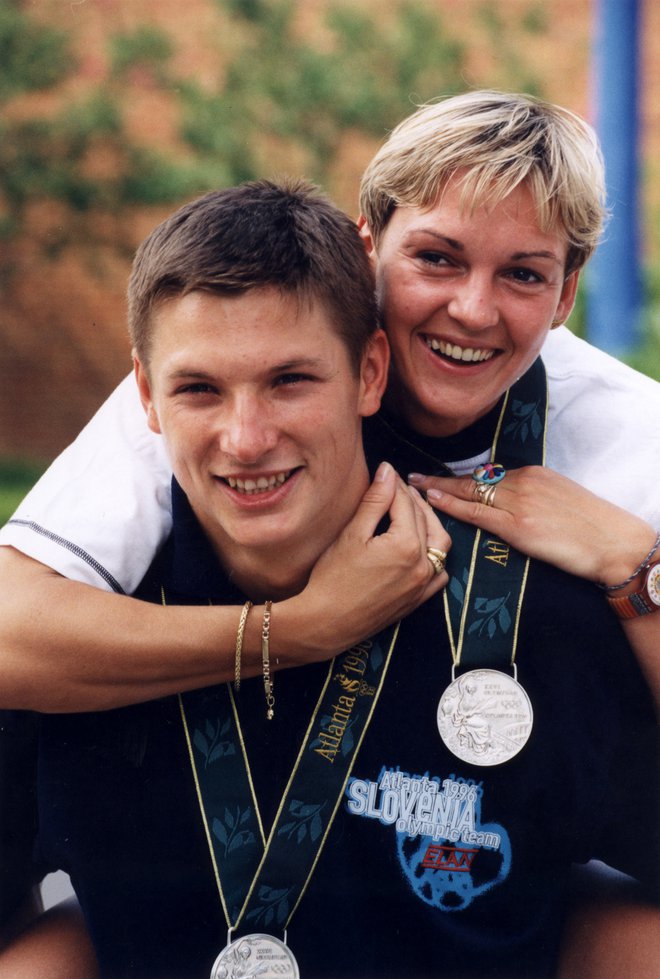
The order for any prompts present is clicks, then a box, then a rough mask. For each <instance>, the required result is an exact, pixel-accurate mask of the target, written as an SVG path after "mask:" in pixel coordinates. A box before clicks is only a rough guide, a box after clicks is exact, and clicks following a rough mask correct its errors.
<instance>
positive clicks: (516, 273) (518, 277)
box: [509, 269, 543, 284]
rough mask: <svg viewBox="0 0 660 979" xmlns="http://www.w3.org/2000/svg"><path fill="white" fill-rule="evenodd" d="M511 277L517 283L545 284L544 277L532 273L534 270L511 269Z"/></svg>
mask: <svg viewBox="0 0 660 979" xmlns="http://www.w3.org/2000/svg"><path fill="white" fill-rule="evenodd" d="M509 275H510V276H511V278H512V279H514V280H515V281H516V282H523V283H532V284H533V283H536V282H543V277H542V276H541V275H539V274H538V272H534V271H532V269H511V271H510V272H509Z"/></svg>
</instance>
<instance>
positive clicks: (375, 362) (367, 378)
mask: <svg viewBox="0 0 660 979" xmlns="http://www.w3.org/2000/svg"><path fill="white" fill-rule="evenodd" d="M389 364H390V346H389V344H388V342H387V337H386V336H385V332H384V330H376V332H375V333H374V334H373V335H372V336H371V337H370V338H369V343H368V345H367V349H366V350H365V352H364V354H363V357H362V364H361V365H360V400H359V405H358V410H359V413H360V415H361V416H362V418H366V417H367V416H368V415H375V414H376V412H377V411H378V409H379V408H380V402H381V399H382V397H383V394H384V392H385V387H386V385H387V371H388V367H389Z"/></svg>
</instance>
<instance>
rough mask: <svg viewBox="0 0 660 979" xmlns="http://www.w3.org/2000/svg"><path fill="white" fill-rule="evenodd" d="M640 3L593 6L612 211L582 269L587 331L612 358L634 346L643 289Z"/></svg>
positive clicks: (600, 1)
mask: <svg viewBox="0 0 660 979" xmlns="http://www.w3.org/2000/svg"><path fill="white" fill-rule="evenodd" d="M639 7H640V4H639V2H638V0H597V2H596V24H595V28H596V48H595V79H594V81H595V95H596V128H597V130H598V134H599V137H600V139H601V143H602V147H603V154H604V156H605V167H606V174H607V197H608V206H609V208H610V212H611V218H610V222H609V224H608V226H607V228H606V231H605V236H604V239H603V241H602V242H601V244H600V245H599V247H598V249H597V251H596V254H595V255H594V257H593V259H592V261H591V263H590V265H589V267H588V270H587V330H588V335H589V339H590V340H591V341H592V343H594V344H596V346H598V347H601V348H602V349H604V350H608V351H609V352H610V353H613V354H621V353H625V352H626V351H628V350H630V349H631V348H632V347H634V346H635V344H636V343H637V342H638V340H639V330H640V319H641V311H642V284H641V276H640V266H639V261H640V254H639V214H638V183H639V166H638V154H639V145H638V142H639V119H638V101H639V100H638V87H639V86H638V72H639V58H638V46H639Z"/></svg>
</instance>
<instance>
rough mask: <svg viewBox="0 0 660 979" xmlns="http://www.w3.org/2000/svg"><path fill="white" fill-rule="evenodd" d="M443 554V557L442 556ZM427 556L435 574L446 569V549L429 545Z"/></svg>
mask: <svg viewBox="0 0 660 979" xmlns="http://www.w3.org/2000/svg"><path fill="white" fill-rule="evenodd" d="M441 554H442V557H440V555H441ZM426 556H427V558H428V559H429V561H430V562H431V567H432V568H433V574H442V572H443V571H444V570H445V559H446V557H447V555H446V554H445V553H444V551H439V550H437V548H435V547H427V549H426Z"/></svg>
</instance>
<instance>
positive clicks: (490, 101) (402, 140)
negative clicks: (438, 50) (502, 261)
mask: <svg viewBox="0 0 660 979" xmlns="http://www.w3.org/2000/svg"><path fill="white" fill-rule="evenodd" d="M459 172H460V174H461V176H460V180H461V184H462V188H463V189H462V203H463V205H464V206H465V208H466V210H467V211H468V212H469V211H472V210H473V209H474V208H475V207H477V206H479V205H480V204H481V203H483V202H484V201H486V200H488V201H489V202H492V203H497V202H499V201H500V200H502V199H503V198H504V197H506V196H507V195H508V194H509V193H511V191H512V190H513V189H514V188H515V187H517V186H518V185H520V184H522V183H526V184H527V186H528V187H529V188H530V190H531V192H532V194H533V196H534V200H535V201H536V205H537V208H538V217H539V224H540V226H541V228H542V229H543V230H544V231H548V230H550V229H552V228H555V227H557V225H559V226H561V228H562V229H563V231H564V232H565V234H566V237H567V239H568V243H569V248H568V256H567V262H566V274H569V273H570V272H573V271H575V270H576V269H579V268H581V267H582V266H583V265H584V263H585V262H586V261H587V259H588V258H589V257H590V255H591V254H592V252H593V251H594V249H595V247H596V245H597V244H598V240H599V238H600V235H601V233H602V229H603V224H604V220H605V215H606V211H605V175H604V167H603V157H602V153H601V150H600V146H599V144H598V138H597V136H596V134H595V132H594V130H593V129H592V128H591V126H589V125H588V124H587V123H586V122H585V121H584V120H583V119H581V118H580V116H578V115H576V114H575V113H574V112H570V111H569V110H568V109H563V108H561V106H558V105H551V104H550V103H547V102H542V101H540V100H539V99H535V98H533V97H531V96H529V95H518V94H514V93H508V92H495V91H476V92H465V93H463V94H462V95H456V96H454V97H452V98H448V99H444V100H442V101H436V102H430V103H428V104H426V105H423V106H421V107H420V108H418V109H417V111H416V112H414V113H413V114H412V115H411V116H409V117H408V118H407V119H404V121H403V122H402V123H400V124H399V125H398V126H397V127H396V129H394V130H393V131H392V133H391V134H390V136H389V138H388V139H387V140H386V142H385V143H384V144H383V146H381V148H380V150H379V151H378V152H377V153H376V156H375V157H374V158H373V160H372V161H371V163H370V164H369V166H368V167H367V169H366V171H365V173H364V176H363V178H362V185H361V188H360V209H361V211H362V214H363V215H364V217H365V218H366V220H367V222H368V224H369V228H370V230H371V233H372V236H373V238H374V241H375V243H376V245H378V242H379V241H380V238H381V236H382V234H383V232H384V230H385V227H386V226H387V222H388V221H389V219H390V217H391V215H392V213H393V211H394V209H395V208H396V207H397V206H399V205H409V206H414V207H421V208H427V207H433V205H434V204H436V203H437V201H438V200H439V199H440V197H441V194H442V191H443V189H444V187H445V186H446V184H447V181H448V180H449V179H450V178H451V177H453V176H454V175H456V174H457V173H459Z"/></svg>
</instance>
